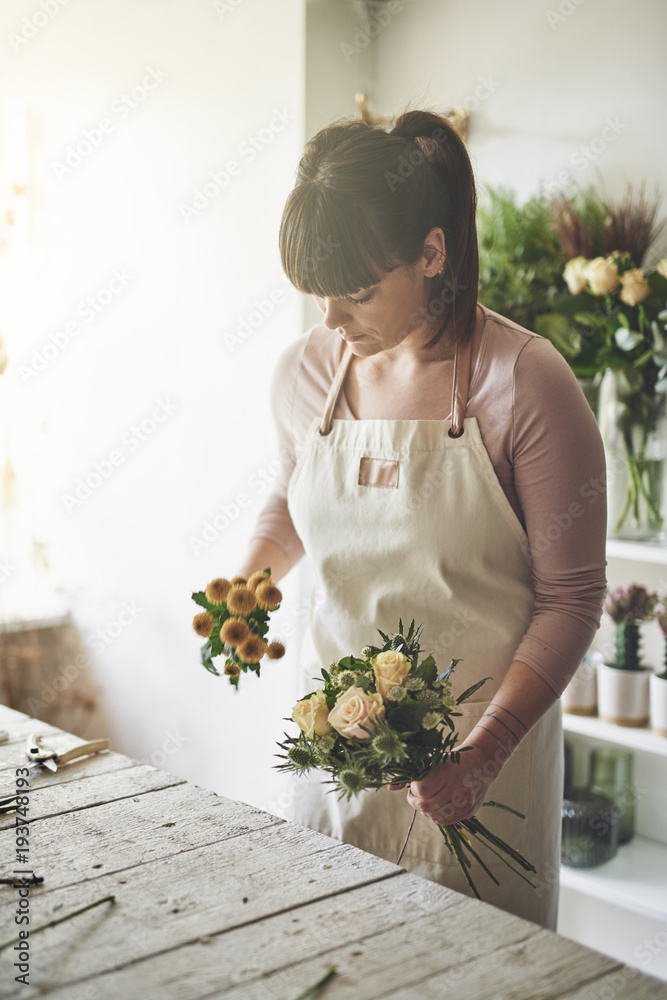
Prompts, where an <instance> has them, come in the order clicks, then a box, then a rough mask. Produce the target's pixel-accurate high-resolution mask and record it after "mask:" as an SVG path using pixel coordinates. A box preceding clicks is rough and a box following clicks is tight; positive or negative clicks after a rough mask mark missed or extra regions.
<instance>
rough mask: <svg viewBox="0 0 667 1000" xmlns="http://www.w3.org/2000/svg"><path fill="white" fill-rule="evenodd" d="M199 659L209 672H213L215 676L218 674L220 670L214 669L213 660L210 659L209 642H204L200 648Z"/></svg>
mask: <svg viewBox="0 0 667 1000" xmlns="http://www.w3.org/2000/svg"><path fill="white" fill-rule="evenodd" d="M201 661H202V663H203V664H204V666H205V667H206V669H207V670H208V672H209V673H211V674H215V676H216V677H219V676H220V671H219V670H216V668H215V667H214V666H213V660H212V659H211V643H210V642H205V643H204V645H203V646H202V648H201Z"/></svg>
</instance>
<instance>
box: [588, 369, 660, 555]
mask: <svg viewBox="0 0 667 1000" xmlns="http://www.w3.org/2000/svg"><path fill="white" fill-rule="evenodd" d="M652 383H653V384H654V383H655V377H654V375H651V373H650V369H647V370H646V371H644V370H642V369H637V368H629V369H625V368H623V369H618V370H614V371H612V370H611V369H607V372H606V374H605V376H604V379H603V380H602V385H601V387H600V403H599V414H598V421H599V425H600V433H601V435H602V440H603V442H604V447H605V456H606V462H607V483H608V489H607V510H608V534H609V536H610V537H611V538H625V539H629V540H631V541H662V540H663V539H665V537H667V531H666V527H667V526H666V525H665V488H664V486H665V484H664V479H665V471H666V468H667V462H666V461H665V459H667V396H665V395H663V394H661V393H656V392H655V391H654V388H653V384H652Z"/></svg>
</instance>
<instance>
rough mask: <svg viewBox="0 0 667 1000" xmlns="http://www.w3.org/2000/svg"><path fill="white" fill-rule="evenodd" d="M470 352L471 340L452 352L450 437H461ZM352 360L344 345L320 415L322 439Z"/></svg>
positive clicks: (329, 428) (326, 432) (328, 430)
mask: <svg viewBox="0 0 667 1000" xmlns="http://www.w3.org/2000/svg"><path fill="white" fill-rule="evenodd" d="M471 350H472V339H470V340H468V342H467V344H464V345H463V346H462V347H460V346H459V345H458V344H457V346H456V348H455V350H454V380H453V384H452V412H451V420H452V426H451V427H450V429H449V432H448V433H449V436H450V437H461V435H462V434H463V420H464V418H465V412H466V406H467V403H468V387H469V384H470V354H471ZM352 358H353V354H352V351H351V350H350V348H349V347H348V346H347V345H346V347H345V353H344V354H343V357H342V359H341V362H340V365H339V366H338V369H337V371H336V374H335V375H334V378H333V382H332V383H331V388H330V389H329V395H328V396H327V401H326V405H325V407H324V414H323V415H322V422H321V424H320V434H321V435H322V436H323V437H325V436H326V435H327V434H329V433H330V432H331V422H332V420H333V412H334V410H335V409H336V403H337V402H338V397H339V396H340V392H341V389H342V388H343V382H344V381H345V376H346V375H347V370H348V368H349V367H350V362H351V361H352Z"/></svg>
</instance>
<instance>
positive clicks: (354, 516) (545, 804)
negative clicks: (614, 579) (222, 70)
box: [241, 111, 606, 929]
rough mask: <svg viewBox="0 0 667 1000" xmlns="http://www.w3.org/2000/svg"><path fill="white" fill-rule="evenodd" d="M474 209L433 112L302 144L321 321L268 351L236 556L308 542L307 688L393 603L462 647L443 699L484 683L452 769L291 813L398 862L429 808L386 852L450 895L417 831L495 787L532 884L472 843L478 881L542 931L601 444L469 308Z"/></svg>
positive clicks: (438, 846) (302, 230)
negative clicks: (271, 362)
mask: <svg viewBox="0 0 667 1000" xmlns="http://www.w3.org/2000/svg"><path fill="white" fill-rule="evenodd" d="M475 209H476V195H475V184H474V178H473V173H472V168H471V164H470V160H469V158H468V154H467V151H466V148H465V146H464V144H463V142H462V141H461V139H460V137H459V136H458V134H457V133H456V131H455V130H454V128H453V127H452V126H450V124H449V123H448V122H447V120H446V119H444V118H441V117H439V116H437V115H434V114H431V113H428V112H420V111H412V112H407V113H405V114H403V115H402V116H401V117H400V118H399V119H398V122H397V125H396V127H395V128H394V129H393V130H392V131H391V132H386V131H385V130H384V129H382V128H381V127H379V126H374V125H369V124H367V123H365V122H362V121H359V120H352V121H350V120H342V121H340V122H338V123H335V124H333V125H331V126H329V127H328V128H325V129H323V130H322V131H321V132H319V133H318V134H317V135H316V136H315V137H314V138H313V139H312V140H311V141H310V142H309V143H308V144H307V146H306V149H305V152H304V155H303V158H302V160H301V163H300V165H299V170H298V176H297V182H296V185H295V188H294V190H293V191H292V192H291V194H290V196H289V198H288V200H287V203H286V206H285V210H284V214H283V219H282V223H281V231H280V249H281V255H282V263H283V267H284V269H285V272H286V274H287V276H288V277H289V279H290V280H291V282H292V283H293V284H294V285H295V286H296V287H297V288H299V289H300V290H301V291H303V292H307V293H310V294H312V295H313V296H314V297H315V301H316V303H317V305H318V306H319V308H320V309H321V311H322V313H323V314H324V315H323V321H322V323H321V324H319V325H317V326H315V327H313V328H312V329H311V330H310V331H309V332H308V333H307V334H305V336H303V337H301V338H300V339H299V340H297V341H296V342H295V343H294V344H293V345H291V346H290V347H289V348H288V350H287V351H285V353H284V354H283V356H282V358H281V360H280V362H279V366H278V370H277V372H276V375H275V378H274V382H273V406H274V414H275V419H276V423H277V428H278V433H279V438H280V443H281V446H282V454H283V455H284V456H286V458H285V462H284V475H283V476H282V480H281V482H280V483H279V485H278V487H277V489H276V492H275V493H274V494H273V496H272V497H271V499H270V501H269V503H268V504H267V505H266V507H265V508H264V510H263V511H262V514H261V515H260V518H259V522H258V524H257V526H256V529H255V535H254V537H253V539H252V541H251V545H250V549H249V552H248V555H247V559H246V562H245V565H244V567H243V568H242V570H241V572H243V573H244V574H248V573H250V572H252V571H254V570H256V569H261V568H263V567H264V566H267V565H270V566H271V567H272V569H273V575H274V578H276V579H279V578H280V577H281V576H283V575H284V574H285V573H286V572H287V571H288V570H289V569H290V568H291V567H292V566H293V565H294V564H295V563H296V562H297V561H298V560H299V559H300V557H301V556H302V555H303V553H304V552H305V553H306V555H307V556H308V557H309V559H310V561H311V563H312V565H313V567H314V570H315V573H316V575H317V587H316V589H315V591H314V596H315V600H314V601H313V609H312V612H311V630H310V631H311V637H312V644H313V647H314V648H313V649H312V651H311V654H310V659H309V662H308V667H309V669H308V670H307V673H306V675H305V681H304V693H305V691H306V690H308V689H309V687H310V688H312V682H310V683H309V679H310V678H312V677H313V675H314V674H316V673H318V672H319V670H318V669H314V668H315V667H319V666H328V665H329V663H331V662H332V661H333V660H336V659H338V658H339V657H340V656H342V655H344V654H347V653H350V652H355V651H358V650H359V649H360V648H361V647H362V646H363V645H365V644H366V643H368V642H369V641H370V642H372V641H373V636H374V635H376V631H375V630H376V629H378V628H379V629H382V630H383V631H385V632H393V631H396V629H397V626H398V619H399V617H402V618H403V619H404V620H405V619H408V620H410V619H411V618H415V619H416V621H417V622H418V623H419V622H422V623H424V633H423V647H424V649H428V650H429V651H432V652H434V654H435V656H436V660H437V662H438V663H439V664H440V665H441V666H442V665H446V664H447V662H448V661H449V659H450V658H452V657H456V658H460V659H461V663H460V664H459V665H458V667H457V668H456V671H455V674H454V679H455V683H456V686H457V687H458V692H461V691H462V690H463V689H464V688H466V687H467V686H469V684H471V683H473V682H474V681H477V680H480V679H481V678H482V677H487V678H489V679H488V680H487V682H486V684H485V685H484V686H483V687H482V688H481V689H480V691H479V692H478V694H476V695H475V698H476V700H475V701H474V702H466V703H465V706H462V707H463V708H464V712H463V715H462V717H461V719H459V723H460V725H459V726H458V729H459V732H460V734H461V739H462V743H461V745H462V746H468V747H471V748H472V749H470V750H469V751H468V752H466V753H464V754H462V755H461V762H460V764H458V765H454V764H451V763H448V764H443V765H441V766H440V767H438V768H435V769H434V770H433V771H431V772H430V773H429V774H428V775H427V776H426V777H425V778H424V779H423V780H422V781H420V782H413V783H412V785H411V786H410V788H409V790H408V791H407V794H406V792H405V791H401V790H400V789H397V788H396V789H391V790H388V789H382V790H381V791H379V792H367V793H365V794H363V795H361V796H359V797H358V798H357V799H354V800H353V801H352V802H351V803H349V804H347V803H338V802H337V801H336V798H335V796H333V795H329V794H326V793H325V791H324V787H323V786H322V784H321V783H320V782H316V783H312V784H308V783H306V785H305V787H306V788H307V793H306V794H305V795H302V796H300V797H297V798H295V802H294V806H293V808H292V813H291V815H290V819H293V820H295V821H296V822H300V823H302V824H303V825H305V826H310V827H313V828H315V829H318V830H321V831H322V832H324V833H327V834H330V835H332V836H334V837H338V838H339V839H341V840H344V841H345V842H348V843H352V844H356V845H357V846H359V847H362V848H364V849H365V850H368V851H371V852H372V853H375V854H377V855H379V856H381V857H385V858H387V859H388V860H391V861H395V860H396V858H397V856H398V853H399V851H400V847H401V844H402V841H403V839H404V837H405V833H406V831H407V828H408V826H409V823H410V819H411V818H412V814H413V809H417V810H419V812H421V813H422V814H423V817H426V819H428V820H432V821H434V822H427V821H426V819H424V818H422V817H419V821H418V822H417V823H416V824H415V827H414V829H413V832H412V834H411V837H410V840H409V842H408V847H407V850H406V852H405V854H404V856H403V860H402V864H403V865H404V866H405V867H406V868H408V870H410V871H413V872H415V873H417V874H419V875H422V876H424V877H426V878H430V879H433V880H435V881H438V882H441V883H442V884H444V885H448V886H451V887H452V888H455V889H457V890H459V891H461V892H468V891H469V890H468V888H467V885H466V883H465V881H464V879H463V877H462V876H461V874H460V872H459V871H458V868H457V865H456V863H455V862H454V860H453V859H452V857H451V856H450V855H449V853H448V852H447V850H446V848H445V846H444V844H443V841H442V837H441V834H440V832H439V830H438V828H437V825H436V824H437V823H438V822H440V823H452V822H456V821H458V820H461V819H464V818H466V817H469V816H472V815H473V814H474V813H476V812H477V811H478V810H479V809H480V807H481V805H482V803H483V802H484V800H485V799H488V798H489V797H490V798H492V799H494V800H497V801H499V802H502V803H505V804H507V805H509V806H512V807H513V808H514V809H517V810H519V811H520V812H523V813H524V814H525V816H526V818H525V820H523V821H522V820H520V819H518V818H517V817H516V816H515V815H512V814H511V813H507V812H504V811H501V810H491V809H485V810H483V814H484V820H485V822H487V824H488V825H489V826H490V827H491V828H492V829H493V830H494V831H496V832H497V833H498V834H499V835H500V836H502V837H503V838H504V839H506V840H507V841H509V842H510V843H511V844H512V845H513V846H515V847H516V848H517V849H518V850H519V851H521V852H522V853H523V854H524V855H525V856H527V857H528V858H529V859H530V860H531V861H532V862H533V863H534V864H535V865H536V867H537V869H538V871H537V877H536V879H534V881H535V882H536V885H537V888H536V889H533V888H531V887H530V886H528V885H526V883H525V882H522V881H521V880H520V879H519V877H518V876H517V875H514V874H513V873H512V872H510V871H509V870H508V869H507V868H504V867H503V865H502V864H501V862H500V861H498V860H497V859H495V858H494V857H493V856H491V855H485V858H486V860H487V861H488V863H489V864H490V866H491V868H492V870H493V871H494V872H495V874H496V876H497V877H498V879H499V881H500V886H499V887H495V886H494V885H493V883H492V882H491V881H490V880H488V879H487V878H486V876H484V875H482V874H481V873H479V877H478V886H479V888H480V891H481V892H482V896H483V898H484V899H485V900H486V901H488V902H490V903H492V904H494V905H497V906H500V907H502V908H503V909H506V910H508V911H511V912H514V913H517V914H519V915H521V916H524V917H526V918H528V919H531V920H534V921H535V922H537V923H540V924H543V925H544V926H546V927H550V928H552V929H555V927H556V917H557V906H558V871H559V861H560V811H561V799H562V727H561V715H560V702H559V700H558V699H559V696H560V694H561V693H562V691H563V689H564V688H565V686H566V684H567V682H568V680H569V679H570V677H571V676H572V675H573V673H574V672H575V670H576V668H577V666H578V664H579V663H580V661H581V659H582V657H583V654H584V653H585V651H586V649H587V648H588V646H589V645H590V642H591V639H592V637H593V635H594V633H595V631H596V629H597V628H598V627H599V622H600V615H601V607H602V600H603V595H604V591H605V585H606V580H605V565H606V564H605V528H606V501H605V495H604V482H605V465H604V453H603V448H602V444H601V440H600V435H599V433H598V430H597V425H596V423H595V419H594V417H593V414H592V412H591V410H590V408H589V406H588V404H587V402H586V400H585V398H584V396H583V393H582V392H581V390H580V388H579V386H578V384H577V381H576V379H575V378H574V376H573V374H572V372H571V371H570V369H569V367H568V365H567V364H566V362H565V361H564V360H563V358H562V357H561V356H560V354H559V353H558V352H557V351H556V350H555V348H554V347H553V346H552V345H551V344H550V343H549V342H548V341H546V340H544V339H543V338H541V337H538V336H537V335H535V334H534V333H531V332H530V331H528V330H525V329H524V328H523V327H520V326H518V325H517V324H515V323H513V322H511V321H510V320H508V319H506V318H504V317H502V316H500V315H498V314H497V313H495V312H493V311H492V310H490V309H487V308H486V307H484V306H482V305H481V304H479V303H478V302H477V288H478V253H477V237H476V229H475ZM592 484H596V485H595V487H593V486H592ZM591 498H592V499H591ZM317 661H319V663H317ZM458 692H457V693H458Z"/></svg>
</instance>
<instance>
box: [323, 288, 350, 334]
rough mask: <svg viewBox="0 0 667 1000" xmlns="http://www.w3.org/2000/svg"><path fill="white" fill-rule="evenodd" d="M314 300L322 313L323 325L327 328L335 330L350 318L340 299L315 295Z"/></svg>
mask: <svg viewBox="0 0 667 1000" xmlns="http://www.w3.org/2000/svg"><path fill="white" fill-rule="evenodd" d="M315 302H316V303H317V307H318V309H320V310H321V311H322V312H323V313H324V325H325V326H326V327H328V329H329V330H336V329H337V328H338V327H339V326H342V325H343V323H344V322H346V321H347V320H349V318H350V316H349V313H348V312H347V310H346V309H345V305H344V303H343V302H342V301H341V300H340V299H332V298H320V297H319V296H316V297H315Z"/></svg>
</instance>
